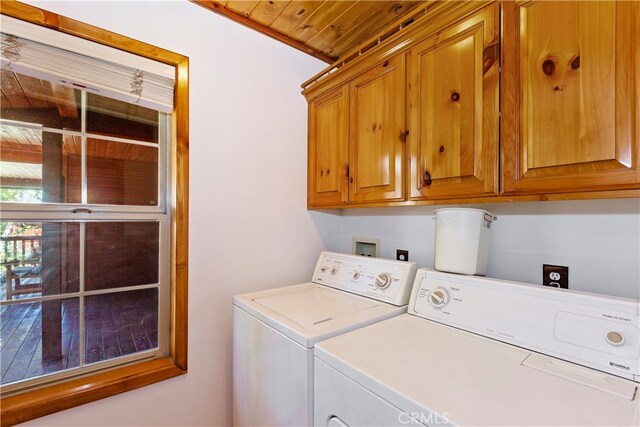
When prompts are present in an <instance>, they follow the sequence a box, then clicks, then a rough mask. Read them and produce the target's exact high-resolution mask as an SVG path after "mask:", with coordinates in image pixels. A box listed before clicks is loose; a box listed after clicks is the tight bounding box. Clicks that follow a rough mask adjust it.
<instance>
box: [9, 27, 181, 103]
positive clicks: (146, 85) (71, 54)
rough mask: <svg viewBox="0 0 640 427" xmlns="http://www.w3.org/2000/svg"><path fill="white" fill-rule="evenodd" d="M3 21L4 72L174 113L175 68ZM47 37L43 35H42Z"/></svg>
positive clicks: (68, 37) (95, 44)
mask: <svg viewBox="0 0 640 427" xmlns="http://www.w3.org/2000/svg"><path fill="white" fill-rule="evenodd" d="M23 24H24V23H22V22H21V21H17V20H14V19H7V18H6V17H3V19H2V28H1V31H2V32H1V33H0V37H1V38H0V43H1V44H0V59H1V61H2V64H1V66H2V69H3V70H10V71H14V72H18V73H20V74H24V75H27V76H31V77H35V78H39V79H47V80H50V81H53V82H56V83H58V84H64V85H67V86H72V87H77V88H80V89H85V90H87V91H89V92H93V93H97V94H100V95H103V96H107V97H110V98H114V99H118V100H120V101H124V102H128V103H132V104H138V105H141V106H144V107H147V108H152V109H155V110H158V111H162V112H165V113H171V111H172V110H173V88H174V73H175V70H174V67H172V66H169V65H165V64H161V63H159V62H156V61H152V60H149V59H147V58H141V57H137V56H136V55H133V54H130V53H126V52H122V51H119V50H117V49H113V48H109V47H107V46H103V45H98V44H97V43H92V42H88V41H86V40H82V42H81V43H79V41H78V40H74V39H77V38H76V37H73V36H70V35H67V34H63V33H59V32H57V31H54V30H50V29H45V28H41V27H40V28H37V30H38V31H36V32H34V31H33V29H32V28H33V27H34V26H32V25H28V24H27V26H28V27H29V29H27V27H24V25H23ZM42 31H44V32H45V33H43V32H42ZM65 47H67V48H68V49H70V48H73V51H71V50H67V49H65Z"/></svg>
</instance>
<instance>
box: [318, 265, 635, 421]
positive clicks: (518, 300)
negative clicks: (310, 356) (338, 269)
mask: <svg viewBox="0 0 640 427" xmlns="http://www.w3.org/2000/svg"><path fill="white" fill-rule="evenodd" d="M639 314H640V301H638V300H629V299H621V298H613V297H604V296H599V295H594V294H586V293H580V292H572V291H566V290H559V289H552V288H543V287H542V286H534V285H527V284H519V283H513V282H505V281H499V280H493V279H488V278H480V277H469V276H460V275H453V274H447V273H440V272H436V271H426V270H422V269H420V270H418V273H417V274H416V282H415V284H414V287H413V291H412V296H411V302H410V303H409V311H408V313H407V314H404V315H402V316H398V317H394V318H392V319H389V320H386V321H384V322H380V323H376V324H375V325H371V326H368V327H366V328H362V329H359V330H357V331H354V332H351V333H348V334H345V335H341V336H339V337H336V338H332V339H330V340H327V341H324V342H322V343H319V344H318V345H317V346H316V348H315V357H316V360H315V385H314V386H315V397H314V399H315V407H314V424H315V425H317V426H325V425H332V426H392V425H397V426H403V425H428V426H431V427H434V426H439V425H463V426H496V425H509V426H565V425H575V426H587V425H589V426H591V425H594V426H610V425H616V426H632V425H635V426H638V424H640V404H639V399H640V396H638V394H639V390H638V388H639V386H640V384H639V382H640V317H639Z"/></svg>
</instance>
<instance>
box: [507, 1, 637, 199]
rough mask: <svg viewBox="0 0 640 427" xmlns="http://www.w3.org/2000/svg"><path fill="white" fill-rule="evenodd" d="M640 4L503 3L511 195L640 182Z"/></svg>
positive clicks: (509, 188) (604, 188) (630, 186)
mask: <svg viewBox="0 0 640 427" xmlns="http://www.w3.org/2000/svg"><path fill="white" fill-rule="evenodd" d="M639 10H640V7H639V4H638V3H637V2H626V1H619V2H608V1H594V2H590V1H586V2H585V1H582V2H580V1H571V2H569V1H541V2H527V3H513V2H510V1H507V2H504V35H503V59H504V64H503V74H504V76H503V104H502V105H503V109H502V112H503V129H502V146H503V155H502V162H503V163H502V165H503V190H504V193H506V194H535V193H557V192H570V191H593V190H609V189H624V188H634V187H636V188H637V187H638V182H640V173H639V169H638V160H639V153H638V151H639V150H638V148H639V143H638V131H639V130H638V108H639V107H638V92H637V91H638V89H639V88H640V85H638V83H637V82H638V78H639V77H640V76H638V68H639V67H638V63H639V59H638V37H639V36H640V34H638V33H639V26H638V25H639V19H638V14H639Z"/></svg>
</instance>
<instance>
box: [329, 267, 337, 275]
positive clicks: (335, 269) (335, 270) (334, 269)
mask: <svg viewBox="0 0 640 427" xmlns="http://www.w3.org/2000/svg"><path fill="white" fill-rule="evenodd" d="M337 273H338V267H333V268H332V269H331V275H332V276H335V275H336V274H337Z"/></svg>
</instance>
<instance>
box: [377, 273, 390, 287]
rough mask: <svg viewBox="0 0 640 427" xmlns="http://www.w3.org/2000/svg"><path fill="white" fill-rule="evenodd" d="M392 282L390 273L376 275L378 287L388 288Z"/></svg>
mask: <svg viewBox="0 0 640 427" xmlns="http://www.w3.org/2000/svg"><path fill="white" fill-rule="evenodd" d="M390 284H391V277H390V276H389V273H380V274H378V275H377V276H376V288H378V289H386V288H388V287H389V285H390Z"/></svg>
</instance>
